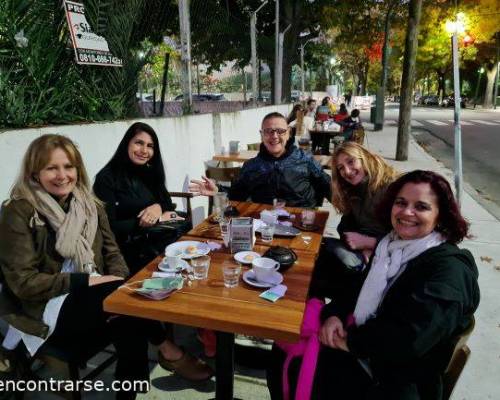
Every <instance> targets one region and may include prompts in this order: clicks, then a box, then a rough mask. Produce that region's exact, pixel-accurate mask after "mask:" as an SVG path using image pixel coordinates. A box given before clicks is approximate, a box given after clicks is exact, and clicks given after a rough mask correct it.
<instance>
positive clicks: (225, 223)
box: [219, 217, 231, 247]
mask: <svg viewBox="0 0 500 400" xmlns="http://www.w3.org/2000/svg"><path fill="white" fill-rule="evenodd" d="M219 226H220V233H221V235H222V240H224V246H226V247H228V246H229V240H230V238H231V223H230V221H229V219H228V218H224V217H220V219H219Z"/></svg>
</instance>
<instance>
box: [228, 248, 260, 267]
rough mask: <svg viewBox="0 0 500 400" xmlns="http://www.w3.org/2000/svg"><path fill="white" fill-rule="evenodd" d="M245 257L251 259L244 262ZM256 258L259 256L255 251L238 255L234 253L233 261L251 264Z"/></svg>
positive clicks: (242, 252)
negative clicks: (250, 257)
mask: <svg viewBox="0 0 500 400" xmlns="http://www.w3.org/2000/svg"><path fill="white" fill-rule="evenodd" d="M246 256H253V257H252V259H251V260H245V257H246ZM257 257H260V254H259V253H256V252H255V251H240V252H239V253H236V254H235V255H234V259H235V260H236V261H238V262H239V263H242V264H252V261H253V260H254V259H255V258H257Z"/></svg>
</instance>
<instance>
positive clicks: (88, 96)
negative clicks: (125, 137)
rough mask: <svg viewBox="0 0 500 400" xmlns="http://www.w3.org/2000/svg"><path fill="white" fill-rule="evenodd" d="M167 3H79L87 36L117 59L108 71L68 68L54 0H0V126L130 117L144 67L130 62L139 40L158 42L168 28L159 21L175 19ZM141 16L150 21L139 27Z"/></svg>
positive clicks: (71, 63) (64, 30) (69, 54)
mask: <svg viewBox="0 0 500 400" xmlns="http://www.w3.org/2000/svg"><path fill="white" fill-rule="evenodd" d="M169 3H170V2H165V1H161V0H153V1H148V2H146V0H122V1H119V0H85V1H84V5H85V7H86V16H87V19H88V21H89V23H90V24H91V26H92V28H93V31H94V32H96V33H98V34H100V35H102V36H104V37H105V38H106V39H107V41H108V44H109V46H110V49H111V51H112V52H113V54H115V55H116V56H118V57H120V58H122V59H123V61H124V66H123V68H111V67H100V66H81V65H77V64H76V63H75V60H74V53H73V50H72V49H71V47H69V46H68V43H70V42H69V30H68V27H67V23H66V18H65V15H64V10H63V8H62V7H61V4H62V3H61V1H59V0H58V1H54V0H3V1H1V2H0V109H1V110H2V112H1V113H0V125H2V126H15V127H23V126H33V125H41V124H47V123H64V122H73V121H81V120H103V119H116V118H124V117H127V116H133V115H135V93H136V90H137V78H138V74H139V71H140V69H141V68H142V65H143V64H144V60H143V59H140V58H139V57H137V55H138V50H139V49H140V48H141V43H142V42H143V40H145V39H147V38H149V39H150V40H151V41H154V40H158V39H159V38H161V34H159V32H163V31H168V29H167V28H168V26H166V25H165V24H167V22H168V23H172V22H175V21H176V19H175V15H176V14H173V17H172V18H169V17H168V15H166V14H165V13H166V12H167V11H168V7H167V6H168V5H169ZM153 7H158V8H157V9H154V8H153ZM149 14H151V15H149ZM155 15H161V18H160V17H158V18H155ZM147 18H149V21H150V23H149V24H146V23H144V21H146V19H147ZM162 24H163V25H162ZM167 25H168V24H167ZM20 37H21V38H22V40H19V38H20ZM16 38H18V40H16Z"/></svg>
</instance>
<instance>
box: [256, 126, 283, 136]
mask: <svg viewBox="0 0 500 400" xmlns="http://www.w3.org/2000/svg"><path fill="white" fill-rule="evenodd" d="M261 132H262V133H263V134H264V135H266V136H272V135H273V134H275V133H277V134H278V136H283V135H284V134H285V133H287V132H288V129H282V128H266V129H262V130H261Z"/></svg>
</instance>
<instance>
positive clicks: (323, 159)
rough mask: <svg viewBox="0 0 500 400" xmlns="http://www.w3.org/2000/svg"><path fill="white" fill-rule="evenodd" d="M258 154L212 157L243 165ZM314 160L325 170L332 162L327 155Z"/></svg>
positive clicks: (248, 152) (253, 151)
mask: <svg viewBox="0 0 500 400" xmlns="http://www.w3.org/2000/svg"><path fill="white" fill-rule="evenodd" d="M257 154H259V152H258V150H242V151H240V152H239V153H237V154H229V153H224V154H216V155H215V156H213V157H212V160H214V161H220V162H224V163H230V162H238V163H243V162H245V161H248V160H250V159H251V158H255V157H257ZM314 159H315V160H316V161H317V162H319V164H320V165H321V166H322V167H323V168H325V167H328V166H329V165H330V162H331V157H330V156H328V157H325V155H320V154H315V155H314Z"/></svg>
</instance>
